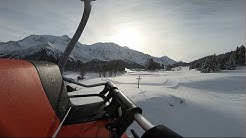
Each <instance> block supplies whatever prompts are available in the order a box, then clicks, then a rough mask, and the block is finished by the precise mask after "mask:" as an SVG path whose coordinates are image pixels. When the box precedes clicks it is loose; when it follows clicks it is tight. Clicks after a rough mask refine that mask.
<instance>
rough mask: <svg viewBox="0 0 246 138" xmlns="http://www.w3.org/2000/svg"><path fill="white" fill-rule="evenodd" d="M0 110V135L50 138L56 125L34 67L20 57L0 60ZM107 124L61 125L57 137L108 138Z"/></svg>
mask: <svg viewBox="0 0 246 138" xmlns="http://www.w3.org/2000/svg"><path fill="white" fill-rule="evenodd" d="M0 110H1V111H0V118H1V119H0V137H52V135H53V134H54V132H55V131H56V129H57V127H58V125H59V124H60V120H59V118H58V117H57V116H56V114H55V111H54V110H53V108H52V106H51V105H50V102H49V100H48V98H47V96H46V94H45V90H44V89H43V86H42V83H41V82H40V78H39V74H38V72H37V70H36V68H35V66H34V65H33V64H32V63H30V62H27V61H23V60H15V59H0ZM107 123H108V120H97V121H92V122H85V123H78V124H72V125H64V126H62V128H61V129H60V131H59V133H58V135H57V136H58V137H109V136H110V134H109V131H108V130H107V129H105V124H107ZM124 137H126V135H124Z"/></svg>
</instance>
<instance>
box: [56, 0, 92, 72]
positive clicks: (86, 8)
mask: <svg viewBox="0 0 246 138" xmlns="http://www.w3.org/2000/svg"><path fill="white" fill-rule="evenodd" d="M83 1H84V12H83V16H82V19H81V21H80V24H79V26H78V28H77V30H76V32H75V34H74V36H73V38H72V39H71V40H70V42H69V44H68V46H67V48H66V50H65V51H64V53H63V55H62V57H61V58H60V60H59V62H58V66H59V67H60V71H61V73H62V74H63V71H64V68H65V65H66V63H67V60H68V58H69V55H70V54H71V52H72V50H73V48H74V46H75V45H76V43H77V42H78V40H79V37H80V36H81V34H82V32H83V31H84V29H85V25H86V23H87V21H88V19H89V15H90V12H91V0H83Z"/></svg>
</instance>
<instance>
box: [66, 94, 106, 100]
mask: <svg viewBox="0 0 246 138" xmlns="http://www.w3.org/2000/svg"><path fill="white" fill-rule="evenodd" d="M79 97H100V98H102V99H105V98H106V97H105V96H103V95H100V94H83V95H81V94H80V95H69V96H68V98H79Z"/></svg>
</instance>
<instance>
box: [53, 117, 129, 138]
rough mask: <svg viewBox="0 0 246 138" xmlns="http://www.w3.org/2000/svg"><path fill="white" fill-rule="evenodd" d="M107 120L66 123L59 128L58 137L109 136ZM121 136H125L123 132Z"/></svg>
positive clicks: (105, 137)
mask: <svg viewBox="0 0 246 138" xmlns="http://www.w3.org/2000/svg"><path fill="white" fill-rule="evenodd" d="M108 123H109V120H97V121H92V122H86V123H80V124H73V125H66V126H63V127H62V128H61V130H60V131H59V133H58V135H57V136H58V137H93V138H96V137H98V138H107V137H110V133H109V131H108V130H107V129H106V128H105V125H106V124H108ZM122 137H124V138H126V137H127V135H126V134H124V135H123V136H122Z"/></svg>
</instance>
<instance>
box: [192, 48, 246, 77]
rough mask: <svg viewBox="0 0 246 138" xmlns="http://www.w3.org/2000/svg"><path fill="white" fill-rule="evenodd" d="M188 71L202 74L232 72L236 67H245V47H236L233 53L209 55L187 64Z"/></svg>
mask: <svg viewBox="0 0 246 138" xmlns="http://www.w3.org/2000/svg"><path fill="white" fill-rule="evenodd" d="M189 66H190V69H197V70H200V71H201V72H203V73H209V72H216V71H220V70H225V69H227V70H234V69H235V68H236V66H245V46H244V45H242V46H240V47H237V48H236V50H235V51H231V52H227V53H224V54H220V55H216V54H214V55H210V56H206V57H203V58H200V59H198V60H195V61H192V62H190V63H189Z"/></svg>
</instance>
